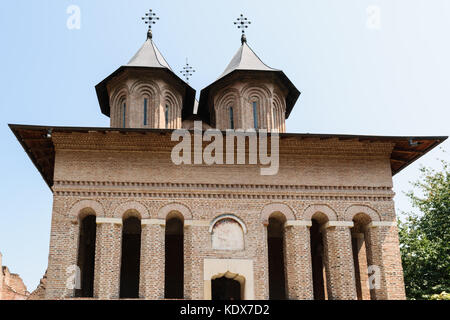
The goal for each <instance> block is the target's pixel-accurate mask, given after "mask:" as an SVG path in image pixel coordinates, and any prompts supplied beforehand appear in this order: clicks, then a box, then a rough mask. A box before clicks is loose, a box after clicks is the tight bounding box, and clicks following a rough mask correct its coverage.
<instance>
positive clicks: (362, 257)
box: [351, 213, 376, 300]
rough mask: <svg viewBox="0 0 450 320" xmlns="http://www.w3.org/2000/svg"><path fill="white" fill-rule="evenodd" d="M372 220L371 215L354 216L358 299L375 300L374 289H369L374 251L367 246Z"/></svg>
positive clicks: (353, 231)
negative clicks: (369, 269)
mask: <svg viewBox="0 0 450 320" xmlns="http://www.w3.org/2000/svg"><path fill="white" fill-rule="evenodd" d="M371 221H372V219H371V218H370V217H369V215H367V214H365V213H358V214H356V215H355V216H354V218H353V223H354V226H353V228H352V229H351V231H352V251H353V264H354V267H355V284H356V295H357V299H358V300H370V299H373V300H375V299H376V297H375V292H374V290H369V288H368V286H367V284H368V283H369V280H368V266H370V265H372V252H371V250H370V247H368V246H367V240H368V239H369V234H368V233H369V232H368V230H369V228H367V226H368V224H369V223H370V222H371Z"/></svg>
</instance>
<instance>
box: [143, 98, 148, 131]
mask: <svg viewBox="0 0 450 320" xmlns="http://www.w3.org/2000/svg"><path fill="white" fill-rule="evenodd" d="M147 102H148V99H147V98H144V126H146V125H147Z"/></svg>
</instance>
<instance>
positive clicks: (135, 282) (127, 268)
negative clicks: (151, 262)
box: [120, 217, 141, 298]
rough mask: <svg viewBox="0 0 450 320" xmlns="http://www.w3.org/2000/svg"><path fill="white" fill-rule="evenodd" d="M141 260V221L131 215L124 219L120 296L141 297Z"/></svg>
mask: <svg viewBox="0 0 450 320" xmlns="http://www.w3.org/2000/svg"><path fill="white" fill-rule="evenodd" d="M140 260H141V221H140V220H139V219H138V218H136V217H130V218H127V219H125V220H124V221H123V228H122V263H121V268H120V298H138V297H139V269H140Z"/></svg>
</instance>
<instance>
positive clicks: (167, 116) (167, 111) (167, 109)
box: [165, 104, 169, 129]
mask: <svg viewBox="0 0 450 320" xmlns="http://www.w3.org/2000/svg"><path fill="white" fill-rule="evenodd" d="M165 118H166V129H168V128H169V106H168V105H167V104H166V111H165Z"/></svg>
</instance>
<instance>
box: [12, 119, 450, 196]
mask: <svg viewBox="0 0 450 320" xmlns="http://www.w3.org/2000/svg"><path fill="white" fill-rule="evenodd" d="M9 127H10V129H11V130H12V132H13V133H14V135H15V136H16V138H17V140H19V142H20V144H21V145H22V147H23V149H24V150H25V152H26V153H27V154H28V156H29V158H30V159H31V161H32V162H33V163H34V165H35V166H36V168H37V169H38V170H39V172H40V173H41V175H42V177H43V178H44V180H45V182H46V183H47V185H48V186H49V187H50V188H51V187H52V186H53V172H54V167H55V147H54V145H53V142H52V139H51V137H49V136H48V134H50V135H51V134H52V133H55V132H67V133H70V132H74V133H75V132H77V133H107V132H122V133H140V134H158V135H167V136H168V139H170V136H171V134H172V131H173V129H132V128H99V127H53V126H32V125H20V124H9ZM291 138H294V139H311V138H313V139H319V140H327V139H338V140H357V141H361V142H390V143H393V144H394V147H393V150H392V153H391V157H390V162H391V170H392V175H395V174H397V173H399V172H400V171H401V170H403V169H404V168H406V167H407V166H408V165H410V164H411V163H412V162H414V161H415V160H417V159H419V158H420V157H422V156H423V155H425V154H426V153H427V152H429V151H430V150H432V149H433V148H435V147H436V146H438V145H439V144H440V143H442V142H443V141H445V140H446V139H447V138H448V137H445V136H437V137H405V136H403V137H395V136H394V137H392V136H361V135H340V134H309V133H280V139H281V141H282V140H283V139H291Z"/></svg>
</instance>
